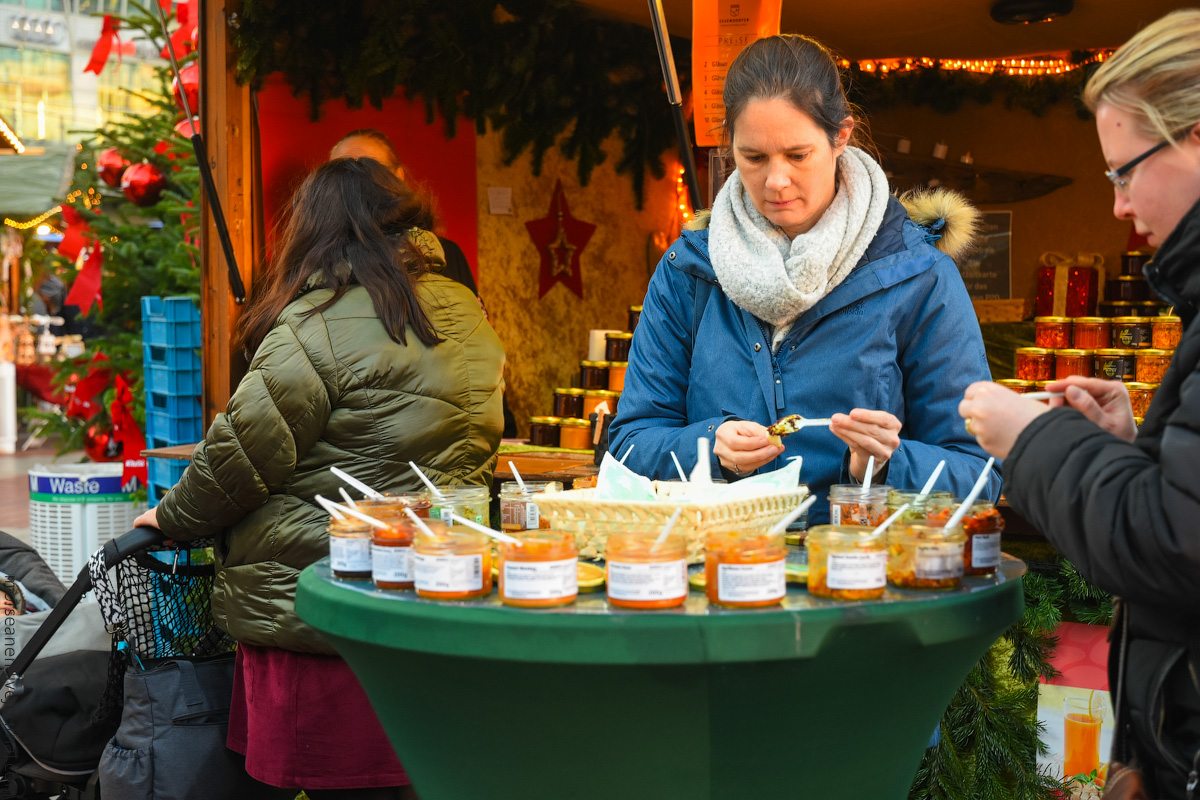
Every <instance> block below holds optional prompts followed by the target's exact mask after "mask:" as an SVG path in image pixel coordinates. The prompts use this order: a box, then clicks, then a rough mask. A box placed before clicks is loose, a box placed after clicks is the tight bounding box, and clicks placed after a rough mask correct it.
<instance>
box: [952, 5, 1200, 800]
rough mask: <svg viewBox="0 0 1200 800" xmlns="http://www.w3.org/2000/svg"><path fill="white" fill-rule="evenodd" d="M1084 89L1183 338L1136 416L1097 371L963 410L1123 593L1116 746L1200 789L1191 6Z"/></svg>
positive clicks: (1172, 793)
mask: <svg viewBox="0 0 1200 800" xmlns="http://www.w3.org/2000/svg"><path fill="white" fill-rule="evenodd" d="M1084 100H1085V101H1086V103H1087V104H1088V107H1089V108H1091V109H1092V111H1093V112H1095V115H1096V129H1097V132H1098V133H1099V136H1100V147H1101V150H1102V151H1103V152H1104V158H1105V160H1106V161H1107V162H1108V167H1109V169H1108V171H1107V172H1106V173H1105V175H1106V176H1107V177H1108V179H1109V180H1110V181H1112V184H1113V196H1114V203H1113V214H1115V215H1116V217H1117V218H1118V219H1125V220H1130V221H1132V222H1133V224H1134V227H1135V228H1136V229H1137V231H1138V232H1139V233H1141V234H1142V235H1144V236H1146V237H1147V238H1148V239H1149V240H1150V243H1151V244H1153V245H1155V246H1157V247H1158V252H1157V253H1156V254H1155V256H1154V260H1153V262H1152V263H1151V264H1150V265H1149V266H1148V267H1147V268H1146V277H1147V278H1148V279H1149V281H1150V285H1151V286H1152V287H1153V288H1154V290H1155V291H1156V292H1158V294H1159V295H1161V296H1162V297H1163V298H1165V299H1166V300H1167V301H1169V302H1170V303H1171V304H1172V305H1174V307H1175V313H1176V314H1178V315H1179V316H1180V317H1182V318H1183V323H1184V330H1183V337H1182V339H1181V341H1180V342H1179V345H1178V347H1177V349H1176V350H1175V355H1174V357H1173V358H1172V360H1171V365H1170V367H1169V369H1168V370H1167V373H1166V375H1165V376H1164V377H1163V381H1162V384H1161V385H1160V387H1159V389H1158V392H1157V394H1156V395H1155V396H1154V401H1153V402H1152V403H1151V405H1150V409H1149V411H1148V412H1147V413H1146V418H1145V421H1144V422H1143V424H1142V426H1141V428H1140V429H1138V428H1137V427H1136V426H1135V424H1134V420H1133V412H1132V410H1131V408H1130V403H1129V393H1128V391H1126V389H1125V386H1124V385H1123V384H1122V383H1120V382H1119V381H1105V380H1099V379H1093V378H1070V379H1068V380H1065V381H1059V382H1057V383H1052V384H1050V386H1049V387H1048V388H1049V389H1050V390H1051V391H1061V392H1065V393H1066V396H1065V398H1064V400H1063V401H1055V403H1054V404H1055V405H1056V406H1057V407H1055V408H1049V407H1047V406H1044V405H1042V404H1041V403H1038V402H1036V401H1032V400H1027V399H1023V398H1020V397H1018V396H1017V395H1014V394H1013V393H1011V392H1009V391H1008V390H1006V389H1003V388H1001V387H999V386H997V385H996V384H994V383H976V384H973V385H972V386H971V387H970V388H968V389H967V392H966V396H965V398H964V399H963V401H962V403H961V404H960V406H959V413H961V414H962V416H963V417H965V418H966V419H967V420H968V422H969V423H970V429H971V431H972V432H974V433H975V435H976V436H977V437H978V439H979V443H980V444H981V445H983V447H984V448H985V449H986V450H988V451H989V452H991V453H992V454H993V455H995V456H997V457H999V458H1003V459H1005V462H1004V484H1005V487H1006V493H1007V496H1008V500H1009V502H1010V503H1011V504H1012V505H1013V506H1014V507H1015V508H1016V509H1017V510H1018V511H1019V512H1020V513H1021V514H1023V515H1024V516H1025V517H1026V518H1028V519H1029V520H1030V521H1031V522H1033V523H1034V524H1035V525H1036V526H1037V527H1038V528H1039V529H1040V530H1041V531H1042V532H1043V533H1045V535H1046V536H1047V538H1049V539H1050V541H1051V542H1053V543H1054V544H1055V546H1056V547H1058V549H1059V550H1060V551H1061V552H1062V553H1063V555H1065V556H1067V557H1068V558H1069V559H1071V560H1072V561H1073V562H1074V563H1075V564H1076V565H1078V566H1079V569H1080V571H1082V572H1083V574H1084V575H1085V576H1087V577H1088V578H1089V579H1091V580H1092V581H1094V582H1095V583H1096V584H1098V585H1099V586H1100V587H1101V588H1103V589H1106V590H1108V591H1110V592H1112V593H1113V594H1115V595H1117V596H1119V597H1120V598H1121V599H1122V601H1123V602H1122V603H1121V604H1120V611H1119V612H1118V614H1117V620H1116V623H1115V627H1116V630H1115V634H1116V635H1115V636H1114V638H1113V646H1112V650H1111V654H1110V658H1109V690H1110V691H1111V692H1112V693H1113V696H1114V701H1113V702H1114V707H1115V708H1116V709H1117V714H1116V717H1117V735H1116V737H1115V741H1114V748H1113V758H1114V759H1115V760H1119V761H1122V762H1133V763H1134V764H1135V765H1136V766H1137V767H1139V768H1140V769H1141V771H1142V775H1143V777H1144V780H1145V785H1146V786H1145V788H1146V791H1147V792H1148V796H1149V797H1153V798H1168V800H1173V799H1174V798H1180V800H1182V798H1193V797H1198V798H1200V786H1198V784H1200V323H1198V322H1197V321H1196V316H1197V312H1198V311H1200V10H1197V9H1187V10H1181V11H1176V12H1173V13H1171V14H1168V15H1167V16H1165V17H1163V18H1162V19H1160V20H1158V21H1157V22H1155V23H1154V24H1152V25H1150V26H1149V27H1147V28H1146V29H1145V30H1143V31H1141V32H1140V33H1138V34H1137V35H1136V36H1134V37H1133V38H1132V39H1130V40H1129V42H1127V43H1126V44H1125V46H1123V47H1122V48H1121V49H1120V50H1118V51H1117V52H1116V53H1115V54H1114V55H1113V56H1112V58H1110V59H1109V60H1108V61H1106V62H1105V63H1104V64H1103V65H1102V66H1101V67H1100V68H1099V69H1098V70H1097V71H1096V74H1095V75H1094V76H1093V77H1092V79H1091V80H1090V81H1089V82H1088V85H1087V89H1086V90H1085V92H1084ZM1097 178H1099V176H1097ZM1064 401H1065V402H1064ZM1118 780H1119V782H1120V785H1121V788H1118V786H1117V784H1118ZM1136 780H1137V777H1136V775H1135V774H1133V773H1126V774H1125V775H1124V777H1122V778H1120V779H1118V778H1115V777H1114V775H1113V774H1112V773H1111V772H1110V774H1109V789H1108V791H1109V793H1110V794H1112V795H1114V796H1119V797H1136V796H1139V795H1132V794H1127V793H1126V792H1127V790H1128V788H1129V787H1130V786H1131V785H1132V784H1135V783H1136ZM1140 796H1142V797H1145V796H1147V795H1140Z"/></svg>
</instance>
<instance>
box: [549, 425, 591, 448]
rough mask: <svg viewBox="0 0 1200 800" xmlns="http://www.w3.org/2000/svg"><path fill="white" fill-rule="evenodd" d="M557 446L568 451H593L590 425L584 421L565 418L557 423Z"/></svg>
mask: <svg viewBox="0 0 1200 800" xmlns="http://www.w3.org/2000/svg"><path fill="white" fill-rule="evenodd" d="M558 425H559V435H558V446H559V447H565V448H566V449H568V450H593V449H595V445H593V444H592V423H590V422H588V421H587V420H586V419H571V418H569V417H568V418H565V419H562V420H560V421H559V423H558Z"/></svg>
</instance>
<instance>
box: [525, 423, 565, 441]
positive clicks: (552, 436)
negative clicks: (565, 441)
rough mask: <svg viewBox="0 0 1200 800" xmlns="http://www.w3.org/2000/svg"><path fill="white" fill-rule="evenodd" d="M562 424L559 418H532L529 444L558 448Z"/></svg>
mask: <svg viewBox="0 0 1200 800" xmlns="http://www.w3.org/2000/svg"><path fill="white" fill-rule="evenodd" d="M561 422H562V420H560V419H559V418H558V417H530V418H529V443H530V444H532V445H536V446H538V447H558V446H559V445H558V440H559V427H558V426H559V423H561Z"/></svg>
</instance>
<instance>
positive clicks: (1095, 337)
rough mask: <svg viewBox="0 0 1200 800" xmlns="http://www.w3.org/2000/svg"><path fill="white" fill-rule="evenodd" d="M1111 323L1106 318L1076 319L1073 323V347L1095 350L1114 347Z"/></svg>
mask: <svg viewBox="0 0 1200 800" xmlns="http://www.w3.org/2000/svg"><path fill="white" fill-rule="evenodd" d="M1111 327H1112V326H1111V323H1110V321H1109V320H1107V319H1105V318H1104V317H1076V318H1075V319H1074V320H1073V321H1072V322H1071V346H1072V347H1076V348H1079V349H1080V350H1095V349H1097V348H1100V347H1110V346H1111V345H1112V330H1111Z"/></svg>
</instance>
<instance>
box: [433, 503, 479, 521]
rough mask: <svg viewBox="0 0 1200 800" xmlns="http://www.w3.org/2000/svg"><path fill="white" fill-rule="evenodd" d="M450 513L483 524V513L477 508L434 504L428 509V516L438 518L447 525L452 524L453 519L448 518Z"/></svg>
mask: <svg viewBox="0 0 1200 800" xmlns="http://www.w3.org/2000/svg"><path fill="white" fill-rule="evenodd" d="M451 514H457V515H458V516H460V517H462V518H463V519H469V520H471V521H472V522H474V523H476V524H478V525H482V524H483V514H482V513H480V512H479V509H473V508H471V507H470V506H434V507H433V508H431V509H429V516H430V517H432V518H433V519H440V520H442V521H443V522H445V523H446V524H447V525H453V524H454V521H453V520H451V519H450V515H451Z"/></svg>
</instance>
